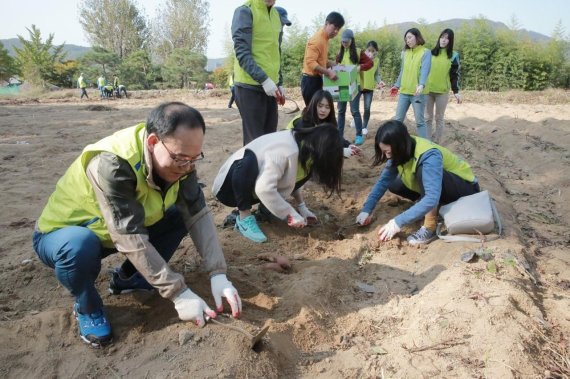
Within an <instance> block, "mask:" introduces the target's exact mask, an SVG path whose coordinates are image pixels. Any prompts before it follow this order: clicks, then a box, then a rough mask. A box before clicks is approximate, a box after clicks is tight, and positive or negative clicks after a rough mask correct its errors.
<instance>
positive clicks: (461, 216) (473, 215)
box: [437, 191, 503, 242]
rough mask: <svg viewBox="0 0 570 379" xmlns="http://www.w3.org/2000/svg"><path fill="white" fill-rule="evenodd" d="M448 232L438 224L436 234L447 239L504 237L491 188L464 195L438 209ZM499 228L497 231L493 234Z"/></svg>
mask: <svg viewBox="0 0 570 379" xmlns="http://www.w3.org/2000/svg"><path fill="white" fill-rule="evenodd" d="M439 214H440V216H441V217H443V223H444V224H445V229H446V230H447V234H446V235H443V234H442V233H441V223H440V224H438V226H437V236H438V237H439V238H440V239H442V240H443V241H445V242H485V241H492V240H495V239H498V238H500V237H501V235H502V233H503V226H502V224H501V219H500V217H499V213H498V212H497V207H496V206H495V202H494V201H493V199H492V198H491V196H490V195H489V192H488V191H481V192H478V193H476V194H473V195H469V196H464V197H462V198H460V199H459V200H457V201H454V202H453V203H449V204H446V205H444V206H442V207H441V208H440V209H439ZM494 231H496V233H495V234H490V235H489V233H492V232H494Z"/></svg>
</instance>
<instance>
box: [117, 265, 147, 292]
mask: <svg viewBox="0 0 570 379" xmlns="http://www.w3.org/2000/svg"><path fill="white" fill-rule="evenodd" d="M136 291H142V292H145V291H146V292H149V291H154V287H153V286H151V285H150V284H149V282H147V281H146V279H145V278H143V276H142V275H141V274H140V273H138V272H136V273H134V274H133V275H132V276H131V277H130V278H125V275H124V274H123V271H122V270H121V269H120V268H115V269H113V270H111V280H110V281H109V292H110V293H111V294H113V295H120V294H122V293H129V292H136Z"/></svg>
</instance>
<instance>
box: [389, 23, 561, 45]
mask: <svg viewBox="0 0 570 379" xmlns="http://www.w3.org/2000/svg"><path fill="white" fill-rule="evenodd" d="M474 23H475V20H472V19H465V18H453V19H450V20H444V21H437V22H433V23H431V24H427V26H429V27H430V28H431V27H434V28H436V29H441V30H443V29H445V28H450V29H453V30H454V31H460V30H461V28H463V27H465V26H470V25H472V24H474ZM487 23H488V24H489V25H490V26H491V28H492V29H493V30H495V31H499V30H508V29H509V27H508V26H507V25H505V24H504V23H502V22H498V21H491V20H487ZM422 26H423V25H420V24H418V23H417V22H401V23H399V24H390V25H386V26H385V27H386V28H390V29H396V30H399V31H401V33H402V34H403V33H404V32H405V31H406V30H408V29H410V28H418V29H420V31H421V30H422V29H421V28H422ZM518 33H519V34H520V36H521V37H522V38H523V39H526V38H528V39H530V40H531V41H533V42H548V41H550V37H548V36H545V35H544V34H541V33H537V32H533V31H532V30H526V29H520V30H519V31H518Z"/></svg>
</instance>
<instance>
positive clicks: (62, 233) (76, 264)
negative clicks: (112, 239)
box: [33, 207, 187, 313]
mask: <svg viewBox="0 0 570 379" xmlns="http://www.w3.org/2000/svg"><path fill="white" fill-rule="evenodd" d="M147 230H148V234H149V239H150V243H151V244H152V245H153V246H154V247H155V248H156V250H158V253H159V254H160V255H161V256H162V258H164V260H165V261H166V262H168V261H169V260H170V258H172V255H173V254H174V252H175V251H176V248H177V247H178V245H180V242H181V241H182V238H184V236H185V235H186V233H187V231H186V227H185V226H184V221H183V219H182V217H181V216H180V213H179V212H178V210H176V208H175V207H171V208H169V209H168V210H167V211H166V214H165V217H164V218H163V219H162V220H160V221H159V222H157V223H156V224H154V225H152V226H150V227H148V228H147ZM33 246H34V250H35V251H36V253H37V254H38V257H39V258H40V260H41V261H42V262H43V263H45V264H46V265H47V266H49V267H51V268H53V269H55V276H56V278H57V279H58V280H59V282H60V283H61V284H62V285H63V286H64V287H65V288H67V289H68V290H69V292H71V294H72V295H73V296H75V299H76V302H77V303H79V312H80V313H94V312H97V311H98V310H100V309H101V308H102V307H103V301H102V300H101V296H99V293H98V292H97V289H96V288H95V280H96V279H97V276H98V275H99V272H100V271H101V260H102V259H103V258H105V257H107V256H108V255H110V254H112V253H116V250H114V249H105V248H103V246H102V245H101V241H100V240H99V238H98V237H97V235H95V233H93V232H92V231H91V230H90V229H89V228H87V227H83V226H68V227H65V228H62V229H58V230H54V231H53V232H50V233H45V234H44V233H40V232H37V231H36V232H34V235H33Z"/></svg>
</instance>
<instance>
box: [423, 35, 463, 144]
mask: <svg viewBox="0 0 570 379" xmlns="http://www.w3.org/2000/svg"><path fill="white" fill-rule="evenodd" d="M453 39H454V36H453V30H451V29H445V30H444V31H443V32H441V34H440V35H439V39H438V41H437V44H436V45H435V47H434V48H433V50H432V51H431V70H430V73H429V77H428V81H427V91H428V94H427V101H426V112H425V118H426V125H427V128H428V136H431V138H432V140H433V141H435V142H437V143H439V142H440V140H441V137H442V136H443V129H444V127H445V122H444V120H443V115H444V114H445V108H446V107H447V102H448V101H449V89H450V88H451V90H452V91H453V95H454V96H455V99H456V100H457V103H458V104H461V96H460V95H459V54H458V53H457V52H456V51H453ZM434 106H435V133H433V134H432V121H433V108H434Z"/></svg>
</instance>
